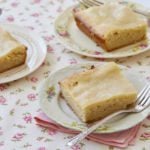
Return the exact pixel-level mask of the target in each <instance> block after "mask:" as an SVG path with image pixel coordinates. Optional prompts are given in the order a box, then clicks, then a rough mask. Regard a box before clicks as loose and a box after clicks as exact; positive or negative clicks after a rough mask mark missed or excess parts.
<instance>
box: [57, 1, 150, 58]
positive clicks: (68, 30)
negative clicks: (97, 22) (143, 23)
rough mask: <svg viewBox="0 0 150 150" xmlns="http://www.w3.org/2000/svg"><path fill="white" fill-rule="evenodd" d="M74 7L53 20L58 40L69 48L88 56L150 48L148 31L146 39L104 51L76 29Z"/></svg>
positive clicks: (123, 54) (114, 55)
mask: <svg viewBox="0 0 150 150" xmlns="http://www.w3.org/2000/svg"><path fill="white" fill-rule="evenodd" d="M136 5H137V4H136ZM75 7H77V6H73V7H70V8H68V9H67V10H66V11H64V12H63V13H62V14H61V15H60V16H59V17H58V18H57V19H56V21H55V31H56V35H57V36H58V39H59V40H60V42H61V43H62V44H64V46H65V47H66V48H68V49H69V50H71V51H73V52H75V53H78V54H81V55H84V56H88V57H95V58H121V57H127V56H133V55H137V54H140V53H143V52H145V51H148V50H149V49H150V33H149V32H148V33H147V37H148V38H147V40H143V41H141V42H138V43H136V44H132V45H130V46H126V47H123V48H120V49H118V50H115V51H112V52H106V51H105V50H104V49H103V48H101V47H100V46H97V45H96V44H95V42H93V41H92V40H91V39H90V38H89V37H87V36H86V35H85V34H84V33H82V32H81V31H80V30H79V29H78V27H77V26H76V23H75V20H74V17H73V15H72V11H73V9H74V8H75ZM132 7H133V4H132ZM138 7H139V5H138ZM141 7H142V6H141Z"/></svg>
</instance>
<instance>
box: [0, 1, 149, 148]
mask: <svg viewBox="0 0 150 150" xmlns="http://www.w3.org/2000/svg"><path fill="white" fill-rule="evenodd" d="M138 1H139V2H140V1H141V2H142V3H144V4H146V5H147V6H148V5H149V6H150V2H149V1H146V0H145V1H143V0H138ZM75 2H76V0H1V1H0V8H2V9H3V14H2V15H1V16H0V22H7V23H13V24H17V25H21V26H24V27H27V28H29V29H30V30H31V31H32V30H33V31H35V32H37V33H38V35H39V36H41V37H42V38H43V39H44V40H45V42H46V44H47V57H46V60H45V61H44V63H43V64H42V66H41V67H40V68H39V69H37V71H35V72H34V73H32V74H30V75H29V76H27V77H25V78H23V79H20V80H18V81H14V82H11V83H8V84H2V85H0V150H20V149H21V150H22V149H24V150H66V149H67V148H65V147H64V143H66V141H67V140H68V138H69V137H70V136H71V135H67V134H63V133H59V132H56V131H52V130H48V129H45V128H41V127H39V126H37V125H36V124H35V122H34V119H33V118H34V116H36V115H37V114H38V112H39V111H40V106H39V99H38V87H39V85H40V83H41V81H42V80H44V79H45V78H47V77H48V75H49V74H50V73H51V71H52V70H54V69H58V68H61V67H64V66H66V65H69V64H76V63H79V62H86V61H97V62H98V61H106V60H103V59H91V58H87V57H83V56H79V55H77V54H74V53H72V52H70V51H69V50H68V49H66V48H65V47H64V46H62V45H61V44H60V43H59V42H58V40H57V38H56V37H55V34H54V26H53V23H54V20H55V18H56V16H57V15H59V14H60V13H61V12H62V11H63V10H65V9H66V8H67V7H68V6H70V5H72V4H73V3H75ZM107 61H112V60H107ZM114 61H116V62H117V63H119V64H123V65H126V66H128V67H134V68H136V69H137V70H138V71H140V73H141V75H143V76H144V77H146V78H147V80H148V81H150V51H148V52H146V53H143V54H140V55H138V56H134V57H129V58H124V59H116V60H114ZM91 149H93V150H116V148H113V147H109V146H105V145H102V144H98V143H95V142H92V141H87V140H84V141H83V142H82V143H80V144H79V145H78V146H75V147H73V148H72V150H91ZM127 150H150V118H147V119H146V120H145V121H144V122H143V125H142V128H141V130H140V132H139V135H138V139H137V140H136V144H135V145H133V146H130V147H128V148H127Z"/></svg>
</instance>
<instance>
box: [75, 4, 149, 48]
mask: <svg viewBox="0 0 150 150" xmlns="http://www.w3.org/2000/svg"><path fill="white" fill-rule="evenodd" d="M74 18H75V21H76V24H77V26H78V28H79V29H80V30H81V31H83V33H85V34H86V35H87V36H88V37H89V38H91V39H92V40H93V41H95V42H96V43H97V45H99V46H102V47H103V48H104V49H105V50H106V51H113V50H116V49H117V48H121V47H123V46H127V45H130V44H134V43H136V42H139V41H141V40H143V39H145V38H146V34H147V26H148V25H147V19H146V18H145V17H144V16H142V15H140V14H137V13H135V12H134V11H133V10H132V9H131V8H129V7H128V6H124V5H120V4H117V3H114V2H110V3H105V4H104V5H101V6H94V7H90V8H88V9H85V10H81V11H77V12H74Z"/></svg>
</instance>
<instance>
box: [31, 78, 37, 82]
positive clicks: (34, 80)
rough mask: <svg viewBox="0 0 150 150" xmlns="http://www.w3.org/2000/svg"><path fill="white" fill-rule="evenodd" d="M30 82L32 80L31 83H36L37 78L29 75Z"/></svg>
mask: <svg viewBox="0 0 150 150" xmlns="http://www.w3.org/2000/svg"><path fill="white" fill-rule="evenodd" d="M30 80H31V82H33V83H36V82H37V81H38V78H36V77H31V79H30Z"/></svg>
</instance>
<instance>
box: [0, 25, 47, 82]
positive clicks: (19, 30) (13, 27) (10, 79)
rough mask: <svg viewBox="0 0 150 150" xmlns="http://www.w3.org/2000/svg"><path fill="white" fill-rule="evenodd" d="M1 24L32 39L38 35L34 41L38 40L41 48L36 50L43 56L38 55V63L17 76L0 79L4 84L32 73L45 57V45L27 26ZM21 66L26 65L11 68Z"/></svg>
mask: <svg viewBox="0 0 150 150" xmlns="http://www.w3.org/2000/svg"><path fill="white" fill-rule="evenodd" d="M1 26H6V28H9V27H10V30H11V31H13V30H14V31H16V30H17V31H18V32H19V33H23V34H25V35H27V36H28V37H30V38H31V39H33V37H38V38H37V39H36V40H35V38H34V41H40V42H38V43H40V44H39V45H40V46H41V45H42V47H41V49H42V50H40V51H38V52H41V53H42V56H43V57H42V58H41V57H40V58H41V59H40V61H38V64H37V63H36V65H35V66H34V67H33V68H32V69H30V68H27V69H28V71H27V72H25V73H23V74H22V73H21V74H20V75H19V76H16V77H14V78H12V76H10V77H6V80H0V84H4V83H8V82H13V81H16V80H18V79H21V78H23V77H26V76H27V75H29V74H31V73H33V72H34V71H36V70H37V69H38V68H39V67H40V65H41V64H42V63H43V61H44V60H45V58H46V54H47V47H46V43H45V41H44V40H43V39H42V38H41V37H40V36H39V35H38V34H37V33H36V32H35V31H31V30H29V29H28V28H27V27H24V26H21V25H16V24H10V23H1ZM21 29H22V30H24V31H23V32H22V30H21ZM8 30H9V29H8ZM25 31H28V32H26V33H25ZM22 66H26V64H23V65H21V66H18V67H15V68H13V69H17V68H19V67H22ZM13 69H10V70H8V71H11V70H13ZM21 71H22V70H21ZM6 72H7V71H6ZM4 73H5V72H4ZM14 74H19V73H14ZM4 78H5V77H4ZM4 78H2V79H4Z"/></svg>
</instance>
